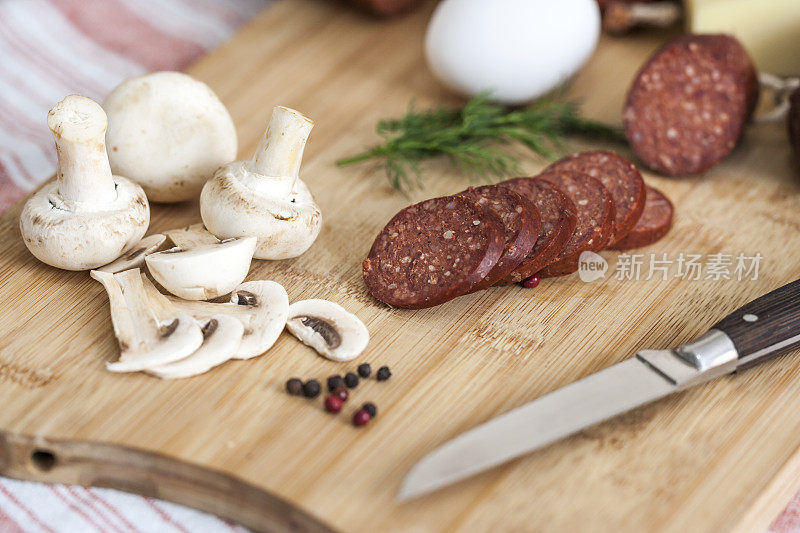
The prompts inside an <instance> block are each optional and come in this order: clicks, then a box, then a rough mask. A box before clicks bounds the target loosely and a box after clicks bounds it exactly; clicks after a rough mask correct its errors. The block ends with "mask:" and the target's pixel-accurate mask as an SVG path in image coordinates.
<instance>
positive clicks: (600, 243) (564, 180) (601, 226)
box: [538, 169, 616, 278]
mask: <svg viewBox="0 0 800 533" xmlns="http://www.w3.org/2000/svg"><path fill="white" fill-rule="evenodd" d="M539 177H540V178H542V179H544V180H547V181H549V182H550V183H552V184H554V185H555V186H556V187H558V188H559V189H561V190H562V191H563V192H564V194H566V195H567V197H569V199H570V200H572V203H573V204H575V208H576V209H577V213H578V223H577V225H576V226H575V231H573V232H572V236H571V237H570V239H569V241H567V244H565V245H564V248H562V249H561V251H560V252H559V253H558V255H557V256H556V257H555V259H554V260H553V261H552V262H551V263H550V264H549V265H545V267H544V268H543V269H542V270H540V271H539V272H538V275H539V277H542V278H553V277H557V276H566V275H567V274H571V273H573V272H576V271H577V270H578V260H579V259H580V255H581V253H582V252H585V251H590V252H598V251H600V250H602V249H603V248H605V247H606V245H608V242H609V240H610V239H611V235H612V233H613V231H614V217H615V216H616V211H615V208H614V201H613V200H612V199H611V193H609V192H608V190H607V189H606V188H605V187H603V184H602V183H600V181H599V180H596V179H594V178H593V177H591V176H589V175H588V174H582V173H580V172H576V171H574V170H558V169H550V170H546V171H544V172H543V173H541V174H540V175H539Z"/></svg>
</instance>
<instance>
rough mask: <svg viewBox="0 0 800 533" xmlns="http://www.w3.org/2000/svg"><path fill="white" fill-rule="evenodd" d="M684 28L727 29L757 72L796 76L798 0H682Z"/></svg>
mask: <svg viewBox="0 0 800 533" xmlns="http://www.w3.org/2000/svg"><path fill="white" fill-rule="evenodd" d="M684 3H685V6H686V24H687V30H688V31H690V32H692V33H730V34H733V35H735V36H736V37H737V38H738V39H739V40H740V41H741V42H742V44H743V45H744V46H745V48H747V51H748V52H750V55H751V56H752V58H753V61H755V63H756V67H757V68H758V70H759V71H761V72H769V73H771V74H776V75H780V76H800V0H684Z"/></svg>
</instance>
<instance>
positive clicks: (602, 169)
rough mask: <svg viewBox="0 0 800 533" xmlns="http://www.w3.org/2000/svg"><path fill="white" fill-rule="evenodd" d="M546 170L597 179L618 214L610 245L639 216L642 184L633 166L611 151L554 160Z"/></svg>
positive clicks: (642, 202)
mask: <svg viewBox="0 0 800 533" xmlns="http://www.w3.org/2000/svg"><path fill="white" fill-rule="evenodd" d="M548 170H573V171H577V172H582V173H584V174H588V175H590V176H591V177H593V178H596V179H598V180H600V183H602V184H603V186H604V187H605V188H606V189H608V192H610V193H611V198H612V199H613V200H614V207H615V208H616V211H617V214H616V217H615V219H614V234H613V236H612V238H611V241H610V242H611V245H612V246H613V244H614V243H615V242H617V241H618V240H620V239H622V238H623V237H625V235H627V234H628V232H629V231H630V230H631V229H633V227H634V226H635V225H636V222H637V221H638V220H639V217H640V216H642V211H643V210H644V202H645V184H644V180H643V179H642V175H641V174H640V173H639V171H638V170H637V169H636V166H635V165H634V164H633V163H631V162H630V161H628V160H627V159H625V158H624V157H622V156H621V155H618V154H615V153H614V152H601V151H595V152H581V153H578V154H574V155H571V156H569V157H565V158H564V159H562V160H560V161H556V162H555V163H553V164H552V165H550V167H548Z"/></svg>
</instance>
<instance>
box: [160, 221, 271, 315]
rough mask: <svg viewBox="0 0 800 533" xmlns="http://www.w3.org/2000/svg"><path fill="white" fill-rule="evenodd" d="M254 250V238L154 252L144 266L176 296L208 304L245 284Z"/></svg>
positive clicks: (241, 238)
mask: <svg viewBox="0 0 800 533" xmlns="http://www.w3.org/2000/svg"><path fill="white" fill-rule="evenodd" d="M212 237H213V236H212ZM255 249H256V238H255V237H240V238H236V239H229V240H227V241H222V242H219V241H217V242H216V243H213V244H201V245H198V246H196V247H192V248H183V247H178V248H172V249H169V250H165V251H163V252H156V253H154V254H151V255H148V256H147V257H146V258H145V262H146V263H147V268H148V269H149V270H150V273H151V274H152V275H153V278H155V280H156V281H157V282H159V283H160V284H161V286H162V287H164V288H165V289H167V290H168V291H169V292H170V293H172V294H174V295H175V296H179V297H181V298H185V299H186V300H210V299H211V298H216V297H218V296H222V295H223V294H228V293H229V292H231V291H232V290H233V289H235V288H236V286H237V285H239V284H240V283H241V282H242V281H244V278H245V277H247V273H248V272H249V271H250V263H251V262H252V260H253V252H255Z"/></svg>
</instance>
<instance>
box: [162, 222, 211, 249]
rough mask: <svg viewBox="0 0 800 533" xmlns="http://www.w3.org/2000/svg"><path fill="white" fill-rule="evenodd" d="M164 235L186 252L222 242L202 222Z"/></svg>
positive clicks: (172, 230)
mask: <svg viewBox="0 0 800 533" xmlns="http://www.w3.org/2000/svg"><path fill="white" fill-rule="evenodd" d="M164 233H166V234H167V237H169V239H170V240H171V241H172V242H173V243H175V246H177V247H179V248H183V249H184V250H188V249H189V248H197V247H198V246H203V245H204V244H217V243H219V242H220V240H219V239H217V238H216V237H215V236H214V234H213V233H211V232H210V231H208V230H207V229H206V228H205V226H203V223H202V222H198V223H197V224H192V225H191V226H187V227H185V228H181V229H171V230H169V231H165V232H164Z"/></svg>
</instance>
